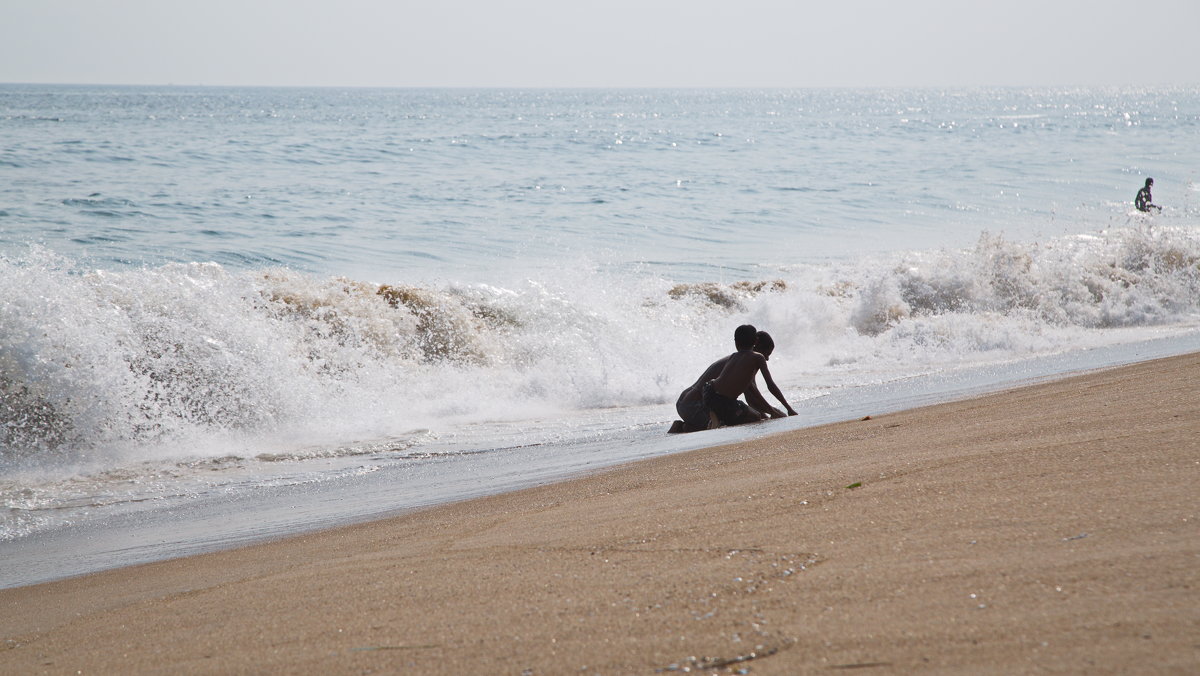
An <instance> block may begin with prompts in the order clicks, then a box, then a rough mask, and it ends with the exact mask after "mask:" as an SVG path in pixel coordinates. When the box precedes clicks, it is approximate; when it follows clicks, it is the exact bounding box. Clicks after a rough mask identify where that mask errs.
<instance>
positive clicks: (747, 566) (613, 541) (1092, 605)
mask: <svg viewBox="0 0 1200 676" xmlns="http://www.w3.org/2000/svg"><path fill="white" fill-rule="evenodd" d="M1198 480H1200V355H1186V356H1182V357H1175V358H1170V359H1163V360H1158V361H1153V362H1146V363H1142V364H1135V365H1132V366H1127V367H1121V368H1116V369H1112V370H1107V371H1103V372H1098V373H1091V374H1086V375H1083V376H1078V377H1074V378H1070V379H1066V380H1062V381H1058V382H1053V383H1047V384H1040V385H1035V386H1030V387H1026V388H1021V389H1016V390H1012V391H1008V392H1003V393H999V394H995V395H990V396H986V397H982V398H978V399H973V400H969V401H963V402H957V403H951V404H944V405H939V406H933V407H928V408H923V409H917V410H913V411H907V412H902V413H897V414H891V415H884V416H878V417H872V418H871V419H869V420H855V421H850V422H845V423H839V424H835V425H827V426H823V427H818V428H813V429H807V430H800V431H796V432H789V433H786V434H780V435H775V436H769V437H766V438H762V439H758V440H754V441H751V442H747V443H741V444H736V445H731V446H722V447H716V448H708V449H702V450H698V451H692V452H688V453H683V454H679V455H674V456H669V457H663V458H657V459H653V460H648V461H643V462H639V463H636V464H631V465H626V466H623V467H619V468H615V469H610V470H607V471H604V472H602V473H600V474H597V475H593V476H589V477H586V478H582V479H577V480H571V481H564V482H561V483H556V484H553V485H548V486H542V487H537V488H533V489H528V490H523V491H519V492H515V493H509V494H505V495H499V496H494V497H490V498H485V499H479V500H472V501H470V502H463V503H458V504H453V505H447V506H442V507H438V508H434V509H428V510H423V511H419V512H414V513H411V514H408V515H404V516H401V517H396V518H392V519H388V520H384V521H377V522H373V523H369V524H363V525H359V526H352V527H347V528H341V529H336V530H331V531H325V532H321V533H316V534H311V535H305V536H299V537H293V538H288V539H284V540H279V541H275V542H270V543H266V544H261V545H255V546H251V547H245V548H242V549H237V550H231V551H225V552H218V553H214V554H206V555H202V556H195V557H190V558H186V559H178V560H174V561H165V562H160V563H154V564H149V565H143V566H136V567H131V568H124V569H119V570H113V571H107V572H103V573H98V574H94V575H89V576H85V577H80V578H75V579H70V580H63V581H59V582H52V583H48V584H43V585H37V586H32V587H24V588H18V589H8V590H0V673H4V674H36V673H54V674H57V673H76V672H79V671H81V672H82V673H85V674H87V673H109V674H124V673H171V674H177V673H355V674H357V673H371V672H376V673H420V674H426V673H432V674H478V673H497V674H575V673H585V674H586V673H601V674H653V673H674V672H683V671H685V670H687V671H690V672H691V673H696V672H700V673H739V672H741V673H751V674H796V673H839V672H841V671H851V672H865V673H912V672H916V671H920V672H923V673H924V672H933V673H936V672H946V673H963V672H970V673H994V674H1011V673H1029V672H1038V671H1050V672H1069V673H1089V674H1092V673H1121V674H1126V673H1181V674H1182V673H1197V672H1200V572H1198V571H1200V528H1198V526H1200V488H1198V486H1200V481H1198ZM398 489H399V487H398Z"/></svg>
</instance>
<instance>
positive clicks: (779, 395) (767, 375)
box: [761, 359, 796, 415]
mask: <svg viewBox="0 0 1200 676" xmlns="http://www.w3.org/2000/svg"><path fill="white" fill-rule="evenodd" d="M761 368H762V374H763V380H765V381H767V389H768V390H770V391H771V394H773V395H775V398H776V399H778V400H779V403H781V404H783V407H784V408H786V409H787V413H788V415H796V411H795V410H793V409H792V405H791V404H789V403H787V399H784V398H783V392H780V391H779V386H778V385H776V384H775V380H774V379H773V378H771V370H770V369H768V368H767V360H766V359H763V361H762V367H761Z"/></svg>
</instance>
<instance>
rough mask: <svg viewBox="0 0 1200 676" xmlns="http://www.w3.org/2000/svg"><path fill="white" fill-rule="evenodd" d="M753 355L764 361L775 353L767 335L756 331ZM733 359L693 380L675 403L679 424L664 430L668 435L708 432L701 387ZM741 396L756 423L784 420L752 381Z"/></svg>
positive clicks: (723, 360)
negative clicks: (755, 414) (753, 414)
mask: <svg viewBox="0 0 1200 676" xmlns="http://www.w3.org/2000/svg"><path fill="white" fill-rule="evenodd" d="M754 351H755V352H758V353H759V354H761V355H762V356H763V358H764V359H767V360H770V358H771V353H772V352H774V351H775V341H774V340H773V339H772V338H771V334H769V333H767V332H766V331H759V332H758V333H757V334H755V340H754ZM732 356H733V355H728V356H725V357H721V358H720V359H718V360H716V361H714V362H713V363H712V364H710V365H709V366H708V368H707V369H705V370H704V373H702V374H701V375H700V377H699V378H697V379H696V382H695V383H693V384H692V385H691V386H690V387H688V388H687V389H685V390H684V391H683V392H681V393H680V395H679V399H678V401H676V402H675V411H676V412H677V413H679V417H680V418H682V420H676V421H675V422H674V423H672V424H671V429H669V430H667V431H668V432H669V433H671V434H678V433H680V432H698V431H700V430H706V429H708V428H709V425H710V420H709V412H708V407H707V406H705V405H704V383H706V382H708V381H710V380H712V379H714V378H716V377H717V376H719V375H721V371H722V370H724V368H725V364H726V362H728V361H729V358H730V357H732ZM742 396H744V397H745V398H746V403H747V404H749V407H750V410H751V411H753V412H755V413H757V414H758V419H759V420H766V419H767V417H768V416H769V417H771V418H786V417H787V414H786V413H784V412H783V411H780V410H779V409H777V408H775V407H774V406H771V405H770V404H769V403H767V400H766V399H765V398H764V397H763V396H762V393H761V392H759V391H758V387H757V386H756V385H755V384H754V381H753V380H751V381H750V384H749V385H747V386H746V390H745V391H744V392H742Z"/></svg>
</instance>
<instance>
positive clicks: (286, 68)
mask: <svg viewBox="0 0 1200 676" xmlns="http://www.w3.org/2000/svg"><path fill="white" fill-rule="evenodd" d="M1198 31H1200V0H1161V1H1153V0H1152V1H1148V2H1137V1H1136V0H1041V1H1034V0H1008V1H1006V0H991V1H989V2H973V1H972V0H909V1H907V2H905V1H900V0H897V1H884V0H878V1H867V0H826V1H824V2H809V1H801V0H794V1H791V2H777V1H768V0H725V1H723V2H717V1H715V0H610V1H607V2H599V1H592V0H583V1H576V0H393V1H387V0H377V1H368V0H188V1H186V2H184V1H182V0H0V82H45V83H96V84H179V85H192V84H205V85H322V86H420V87H426V86H434V87H442V86H450V87H461V86H487V87H491V86H498V87H661V86H672V87H730V86H737V87H830V86H834V87H837V86H854V87H858V86H955V85H1075V84H1078V85H1102V84H1115V85H1128V84H1138V83H1141V84H1197V83H1200V36H1198V35H1197V32H1198Z"/></svg>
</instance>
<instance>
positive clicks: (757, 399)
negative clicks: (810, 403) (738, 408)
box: [742, 381, 787, 418]
mask: <svg viewBox="0 0 1200 676" xmlns="http://www.w3.org/2000/svg"><path fill="white" fill-rule="evenodd" d="M742 395H743V396H744V397H746V403H747V404H749V405H750V407H751V408H753V409H754V410H756V411H762V412H763V413H766V414H767V415H769V416H771V417H772V418H786V417H787V414H786V413H784V412H783V411H780V410H779V409H777V408H775V407H774V406H772V405H770V404H769V403H767V400H766V398H765V397H763V396H762V392H759V391H758V386H757V385H755V384H754V381H750V384H749V385H747V386H746V391H745V392H743V393H742Z"/></svg>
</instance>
